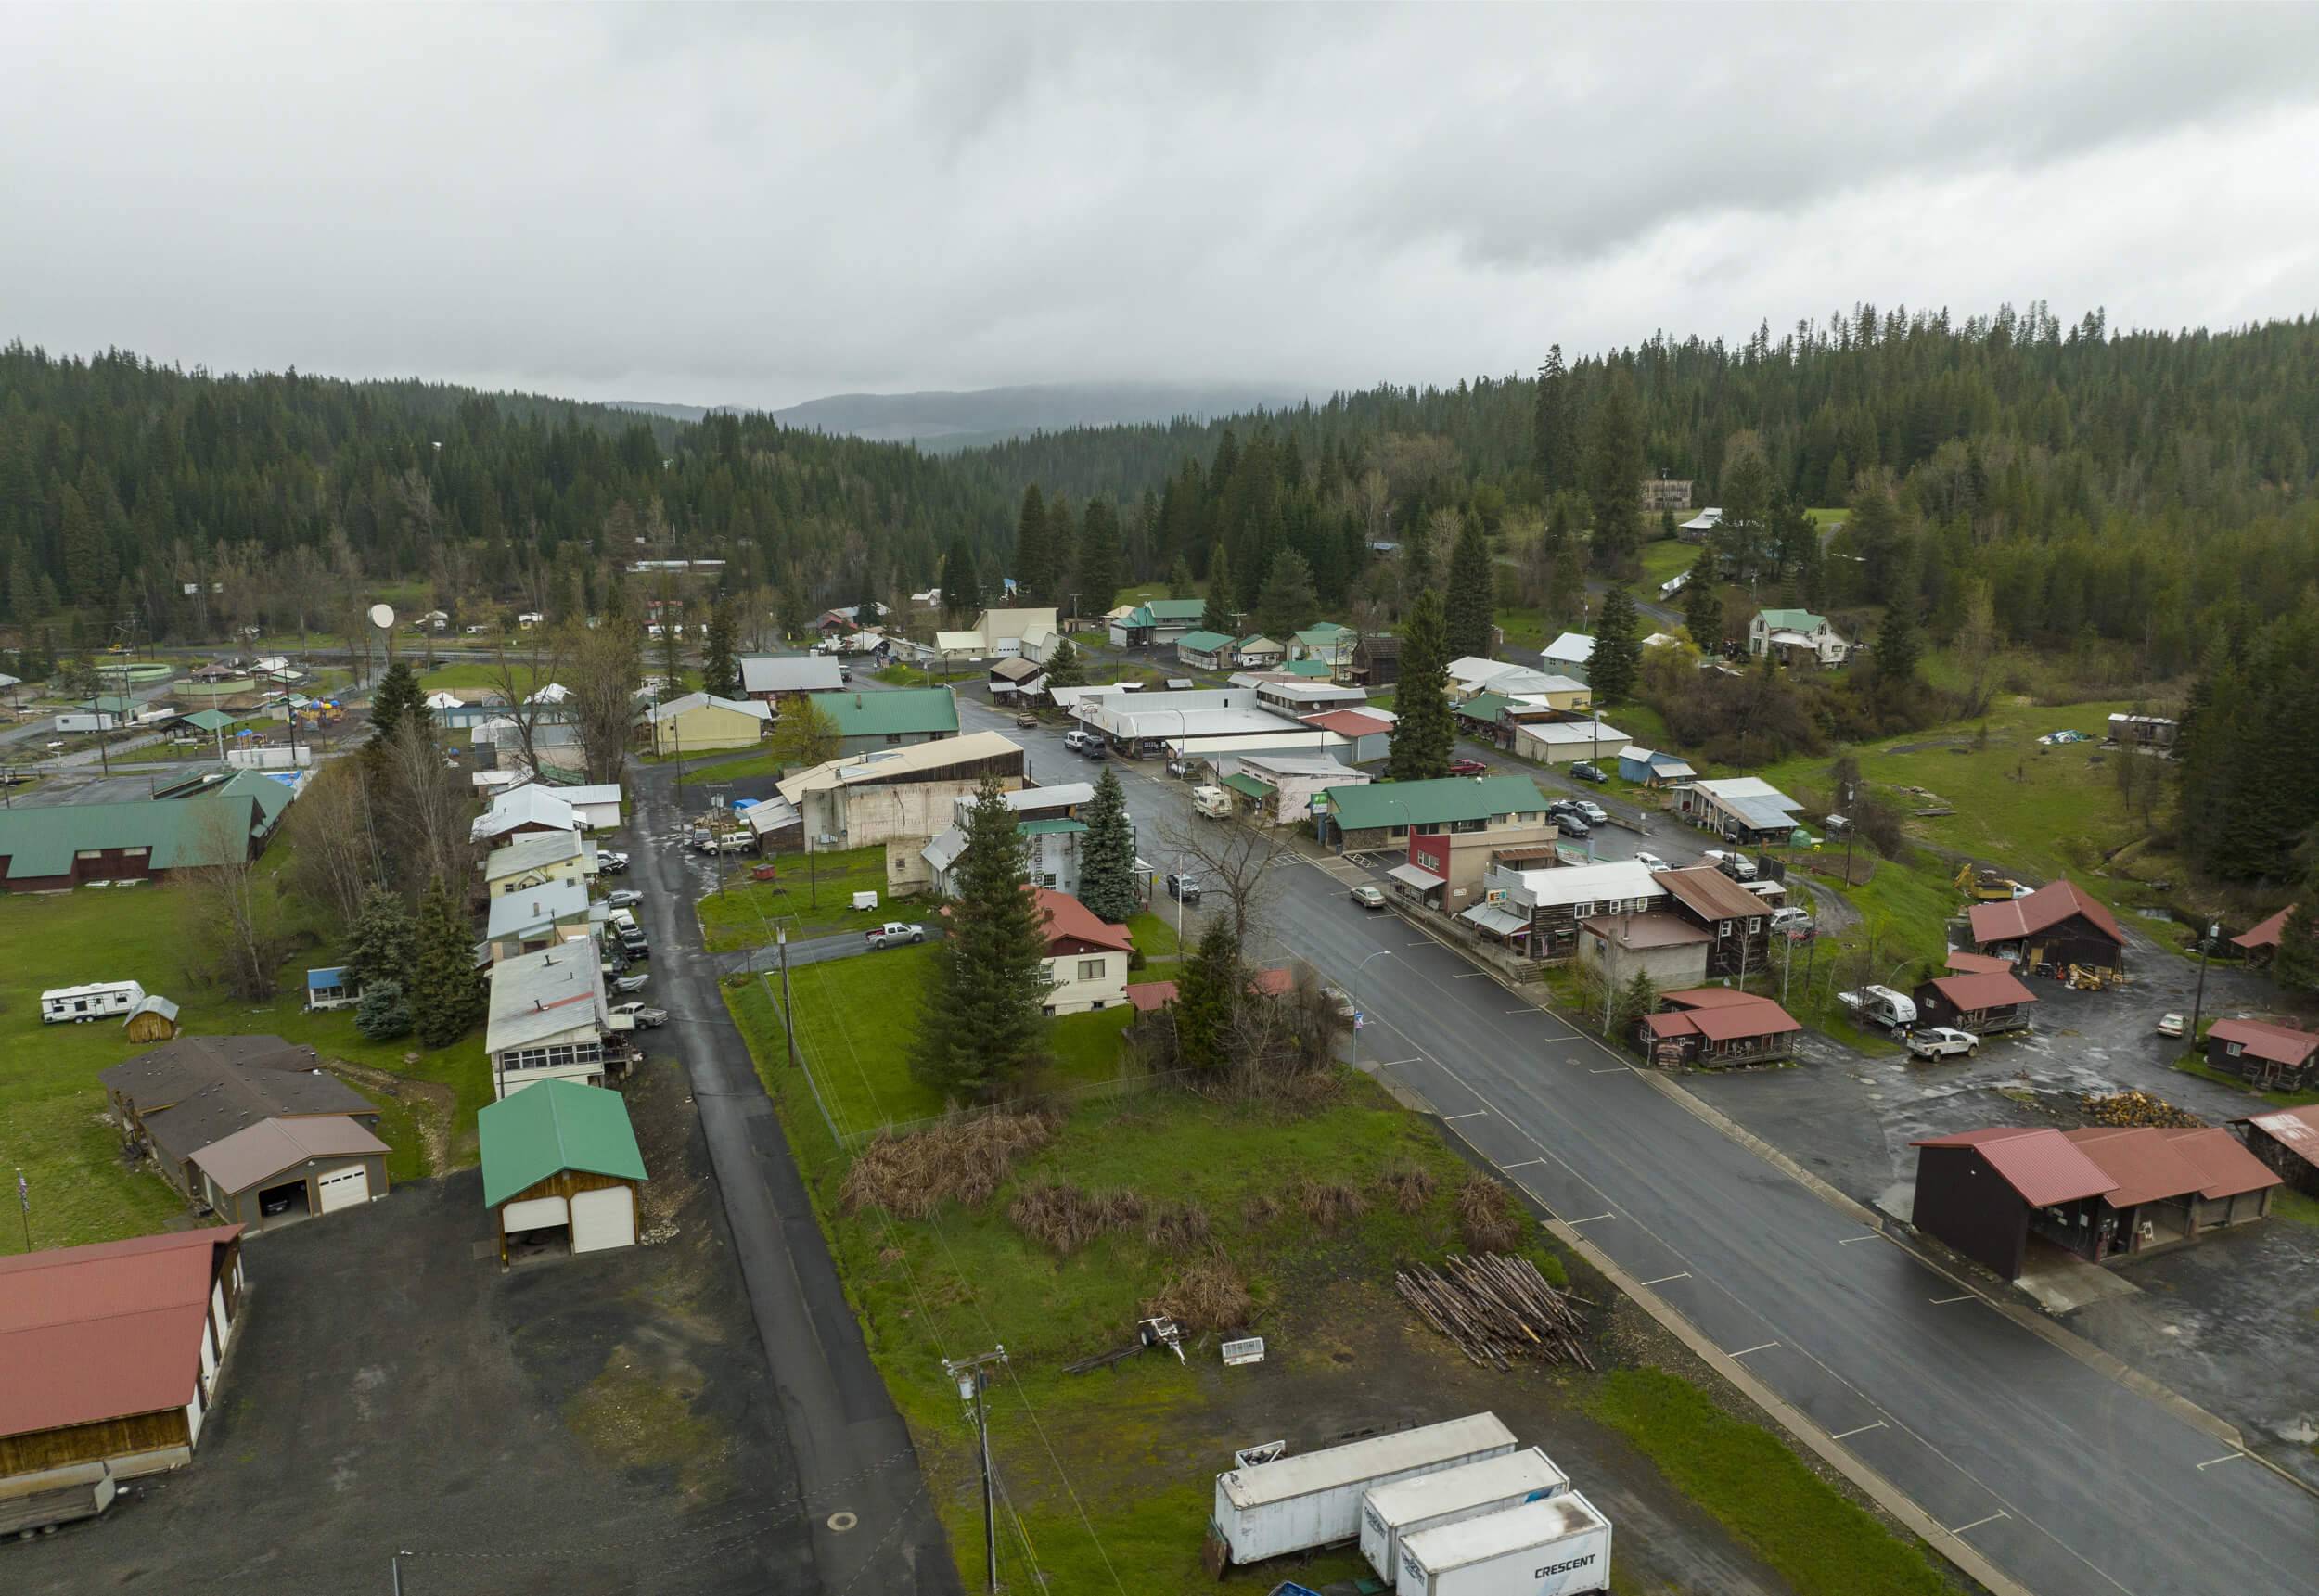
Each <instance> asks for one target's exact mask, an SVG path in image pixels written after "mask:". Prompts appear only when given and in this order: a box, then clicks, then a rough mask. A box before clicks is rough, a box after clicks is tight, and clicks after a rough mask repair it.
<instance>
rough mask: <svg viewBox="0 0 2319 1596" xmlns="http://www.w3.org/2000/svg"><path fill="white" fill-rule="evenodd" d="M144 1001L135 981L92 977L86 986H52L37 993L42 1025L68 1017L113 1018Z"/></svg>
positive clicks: (142, 992) (83, 1019) (85, 1019)
mask: <svg viewBox="0 0 2319 1596" xmlns="http://www.w3.org/2000/svg"><path fill="white" fill-rule="evenodd" d="M144 1001H145V989H144V988H143V987H141V986H139V985H138V984H137V983H136V982H135V981H95V982H92V983H90V984H89V985H88V986H85V987H51V988H50V989H49V990H46V991H45V992H43V993H41V995H40V1018H41V1023H42V1024H43V1025H62V1024H63V1023H64V1022H65V1021H67V1020H78V1021H87V1020H101V1019H114V1018H118V1017H120V1016H121V1015H126V1014H127V1013H128V1012H129V1011H130V1010H131V1009H133V1008H135V1007H136V1006H137V1005H138V1004H139V1003H141V1002H144Z"/></svg>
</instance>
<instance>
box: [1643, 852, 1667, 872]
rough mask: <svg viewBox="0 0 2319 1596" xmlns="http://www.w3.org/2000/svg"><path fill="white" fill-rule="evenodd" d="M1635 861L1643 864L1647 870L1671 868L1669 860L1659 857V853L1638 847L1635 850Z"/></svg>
mask: <svg viewBox="0 0 2319 1596" xmlns="http://www.w3.org/2000/svg"><path fill="white" fill-rule="evenodd" d="M1634 862H1635V863H1637V864H1639V865H1641V866H1642V867H1643V868H1644V869H1646V870H1665V869H1668V868H1670V866H1669V865H1668V863H1667V862H1666V861H1665V860H1663V859H1661V858H1659V855H1657V854H1656V853H1645V852H1644V851H1643V850H1642V849H1635V850H1634Z"/></svg>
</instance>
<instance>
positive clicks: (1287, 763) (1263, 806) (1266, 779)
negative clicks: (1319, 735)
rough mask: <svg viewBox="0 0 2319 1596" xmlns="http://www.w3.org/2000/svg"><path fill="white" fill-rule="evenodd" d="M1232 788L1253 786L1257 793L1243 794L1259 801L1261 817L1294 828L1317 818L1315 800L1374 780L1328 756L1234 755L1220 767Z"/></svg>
mask: <svg viewBox="0 0 2319 1596" xmlns="http://www.w3.org/2000/svg"><path fill="white" fill-rule="evenodd" d="M1216 769H1217V773H1218V774H1219V775H1220V776H1222V777H1223V778H1224V784H1225V785H1228V786H1231V785H1237V784H1240V783H1243V782H1250V783H1253V784H1254V785H1255V786H1256V789H1257V790H1256V791H1254V792H1249V790H1248V788H1247V787H1245V786H1241V787H1240V788H1239V790H1240V791H1241V792H1242V793H1243V794H1244V795H1245V796H1247V797H1249V798H1252V799H1254V800H1255V803H1256V811H1257V813H1258V814H1259V815H1260V816H1261V817H1262V819H1263V820H1264V821H1265V822H1266V823H1268V824H1273V825H1294V824H1297V823H1298V822H1299V821H1304V820H1310V819H1312V818H1313V798H1317V797H1318V796H1319V795H1321V794H1322V793H1324V792H1326V791H1327V790H1328V789H1329V788H1331V787H1340V786H1359V785H1362V784H1363V783H1364V782H1367V781H1369V780H1371V779H1372V778H1371V777H1370V776H1369V774H1368V772H1365V771H1356V770H1354V769H1353V768H1352V766H1351V765H1347V764H1343V763H1340V762H1339V761H1338V760H1333V759H1331V758H1329V757H1328V756H1327V755H1326V754H1246V755H1230V756H1226V757H1225V758H1224V759H1223V760H1220V761H1219V762H1218V764H1217V767H1216Z"/></svg>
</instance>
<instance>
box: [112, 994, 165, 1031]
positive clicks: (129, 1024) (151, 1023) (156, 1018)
mask: <svg viewBox="0 0 2319 1596" xmlns="http://www.w3.org/2000/svg"><path fill="white" fill-rule="evenodd" d="M121 1028H122V1030H124V1031H126V1032H127V1033H128V1037H129V1040H130V1041H169V1040H170V1039H171V1038H172V1037H174V1036H175V1035H176V1034H177V1005H176V1004H175V1003H173V1002H170V1001H169V1000H168V999H167V998H165V997H162V996H161V995H160V993H158V992H152V993H147V995H146V996H145V997H143V998H141V999H139V1000H138V1002H137V1005H136V1007H135V1008H133V1009H131V1010H130V1011H129V1017H128V1018H127V1019H125V1020H122V1022H121Z"/></svg>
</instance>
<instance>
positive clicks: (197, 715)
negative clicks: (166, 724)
mask: <svg viewBox="0 0 2319 1596" xmlns="http://www.w3.org/2000/svg"><path fill="white" fill-rule="evenodd" d="M180 719H182V720H183V721H185V723H186V725H188V726H194V727H198V728H199V729H200V730H201V731H204V732H223V731H224V730H225V729H226V728H228V727H230V726H231V725H233V723H234V718H233V717H232V716H231V715H228V714H226V713H224V711H223V710H219V709H196V710H195V711H194V712H193V713H192V714H190V715H185V716H181V717H180Z"/></svg>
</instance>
